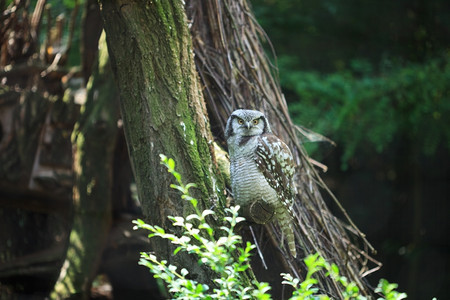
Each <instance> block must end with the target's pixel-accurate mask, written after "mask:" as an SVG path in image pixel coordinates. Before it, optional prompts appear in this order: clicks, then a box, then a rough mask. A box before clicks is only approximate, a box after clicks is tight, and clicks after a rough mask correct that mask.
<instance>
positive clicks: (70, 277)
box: [51, 38, 118, 299]
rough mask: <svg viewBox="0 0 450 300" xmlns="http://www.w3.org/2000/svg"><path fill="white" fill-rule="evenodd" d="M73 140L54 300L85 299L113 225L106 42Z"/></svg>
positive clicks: (114, 112)
mask: <svg viewBox="0 0 450 300" xmlns="http://www.w3.org/2000/svg"><path fill="white" fill-rule="evenodd" d="M99 46H100V51H99V56H98V62H97V66H96V67H97V70H96V71H94V74H93V76H92V77H91V80H90V82H89V84H88V96H87V100H86V103H85V105H84V106H83V107H82V110H81V111H82V114H81V116H80V118H79V121H78V122H77V124H76V125H75V129H74V132H73V135H72V142H73V157H74V162H73V169H74V172H75V185H74V188H73V202H74V221H73V227H72V231H71V233H70V238H69V247H68V249H67V254H66V260H65V262H64V265H63V267H62V269H61V273H60V277H59V279H58V282H57V283H56V285H55V288H54V291H53V293H52V294H51V298H53V299H87V298H88V296H89V292H90V287H91V283H92V280H93V277H94V275H95V272H96V271H97V268H98V265H99V262H100V258H101V254H102V250H103V248H104V245H105V242H106V238H107V233H108V231H109V228H110V224H111V218H112V214H111V203H112V202H111V198H112V194H111V190H112V174H113V167H112V166H113V154H114V147H115V144H116V142H115V141H116V136H117V132H118V131H117V120H118V109H117V105H116V103H117V102H116V101H115V100H116V93H115V89H114V84H113V81H112V77H111V72H110V67H109V63H108V54H107V49H106V42H105V41H104V38H103V41H100V43H99Z"/></svg>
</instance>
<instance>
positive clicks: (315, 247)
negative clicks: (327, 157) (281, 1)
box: [187, 0, 381, 297]
mask: <svg viewBox="0 0 450 300" xmlns="http://www.w3.org/2000/svg"><path fill="white" fill-rule="evenodd" d="M187 12H188V18H189V21H190V25H191V32H192V37H193V45H194V52H195V60H196V64H197V69H198V73H199V76H200V79H201V82H202V84H203V86H204V97H205V101H206V103H207V107H208V112H209V117H210V120H211V128H212V131H213V133H214V134H215V136H216V138H217V139H218V140H219V141H222V142H223V129H224V127H225V123H226V120H227V118H228V116H229V115H230V113H231V112H232V111H233V110H235V109H237V108H252V109H257V110H261V111H264V112H265V113H266V115H268V117H269V119H270V121H271V125H272V127H273V130H274V132H276V134H277V135H278V136H280V137H281V138H282V139H283V140H284V141H285V142H287V143H288V144H289V146H290V148H291V150H293V154H294V156H295V160H296V163H297V165H298V168H297V173H298V176H297V180H296V184H297V189H298V191H299V193H298V195H297V200H296V203H295V206H294V210H295V215H296V220H295V235H296V243H297V244H298V245H300V248H301V250H302V251H298V252H299V253H300V255H298V256H297V257H298V258H297V259H293V258H292V257H291V256H290V255H288V253H287V252H286V251H285V248H283V247H279V245H280V241H281V240H282V234H281V231H280V230H279V228H278V226H276V225H273V224H270V225H266V226H264V227H260V228H257V229H256V231H257V232H256V236H257V238H256V240H257V241H258V239H260V238H261V237H263V238H262V239H260V245H259V246H260V247H259V248H260V249H261V256H262V259H263V263H265V261H264V256H265V255H272V254H267V251H266V252H265V251H264V250H265V249H266V248H270V247H268V246H266V245H267V242H266V243H264V242H261V241H264V240H269V241H270V242H271V243H272V247H277V248H278V249H279V250H280V251H278V253H279V254H280V255H279V256H278V257H277V259H278V260H280V261H281V263H282V264H283V266H284V269H285V270H286V271H288V272H290V273H292V274H296V275H297V276H298V277H300V278H302V269H303V268H302V264H301V258H302V257H305V256H307V255H308V254H311V253H316V252H317V253H319V254H320V255H322V256H323V257H324V258H325V259H326V260H327V261H329V262H334V263H336V264H337V265H338V266H339V269H340V271H341V274H342V275H343V276H346V277H347V278H348V279H349V280H350V281H354V282H355V283H357V284H358V286H359V288H360V289H361V294H363V295H370V294H372V290H371V288H370V287H369V286H368V285H367V283H366V282H365V280H364V277H365V276H366V275H368V274H370V273H372V272H374V271H376V270H377V269H379V267H380V266H381V264H380V263H379V262H377V261H375V260H374V259H373V258H371V256H370V254H369V251H371V252H375V251H374V249H373V247H372V246H371V245H370V243H369V242H368V241H367V240H366V238H365V236H364V234H363V233H361V232H360V230H359V229H358V228H357V227H356V225H355V224H353V222H352V221H351V219H350V218H349V217H348V215H347V213H346V212H345V210H344V208H342V206H341V205H340V203H339V201H338V200H337V199H336V198H335V197H334V195H333V194H332V193H331V192H330V190H329V189H328V188H327V186H326V185H325V184H324V182H323V181H322V179H321V178H320V176H319V175H318V172H317V170H316V168H315V167H314V165H318V166H320V164H317V163H315V162H314V161H313V160H312V159H310V158H309V157H308V155H307V154H306V152H305V150H304V148H303V146H302V145H301V143H300V141H299V138H298V136H297V135H298V134H299V132H300V131H301V130H300V129H299V128H298V127H297V126H295V125H294V124H293V123H292V121H291V119H290V117H289V114H288V109H287V105H286V101H285V99H284V95H283V94H282V92H281V88H280V84H279V82H278V80H277V69H276V67H275V66H273V65H271V63H270V60H269V59H268V57H267V56H266V54H265V52H264V49H263V47H262V42H261V41H262V40H265V41H266V42H268V39H267V37H266V35H265V33H264V31H263V30H262V29H261V27H260V26H259V25H258V23H257V22H256V20H255V18H254V16H253V14H252V12H251V9H250V7H249V5H248V3H247V1H245V0H222V1H219V0H217V1H200V0H197V1H191V2H189V4H188V7H187ZM268 43H269V45H270V42H268ZM322 193H327V194H328V195H329V196H330V198H331V199H333V200H334V202H335V203H336V205H337V207H339V208H340V210H341V212H342V215H343V216H344V219H345V221H341V220H340V219H338V218H337V217H335V216H334V215H333V214H332V213H331V212H330V210H329V208H328V207H327V205H326V204H325V202H324V199H323V198H322ZM272 249H273V248H272ZM302 252H303V253H302ZM319 282H320V284H319V285H320V287H321V288H322V289H323V290H324V291H328V292H329V293H330V294H331V295H332V296H335V297H336V296H337V295H341V292H340V291H341V290H342V287H341V286H338V285H337V284H336V283H335V282H334V281H333V280H331V279H330V278H328V277H326V276H325V275H324V274H322V276H320V278H319ZM337 297H338V296H337Z"/></svg>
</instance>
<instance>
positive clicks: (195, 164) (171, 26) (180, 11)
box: [101, 0, 225, 282]
mask: <svg viewBox="0 0 450 300" xmlns="http://www.w3.org/2000/svg"><path fill="white" fill-rule="evenodd" d="M101 12H102V16H103V18H104V24H105V30H106V34H107V42H108V48H109V52H110V56H111V62H112V66H113V71H114V74H115V79H116V82H117V86H118V87H119V90H120V103H121V111H122V118H123V124H124V129H125V136H126V138H127V144H128V151H129V154H130V158H131V162H132V166H133V171H134V175H135V179H136V183H137V188H138V195H139V199H140V202H141V204H142V208H143V214H144V216H145V219H146V221H147V222H149V223H151V224H158V225H159V226H162V227H163V228H169V227H170V226H169V223H170V222H168V220H167V216H169V215H171V216H177V215H181V216H186V215H188V214H189V213H190V205H188V203H186V202H184V201H183V200H181V199H180V197H179V196H180V195H179V194H178V193H176V192H174V191H173V190H171V189H170V188H169V185H170V183H171V182H172V178H171V175H169V174H168V173H167V171H166V170H165V167H163V166H162V165H161V164H160V157H159V154H165V155H167V156H168V157H171V158H173V159H174V160H175V161H176V163H177V166H176V168H177V170H178V171H179V172H180V173H181V174H182V178H183V181H184V182H185V183H188V182H194V183H196V184H197V189H195V190H194V191H193V192H194V196H195V197H197V198H198V199H201V200H203V207H206V206H207V207H220V206H221V205H223V200H224V188H225V187H224V183H223V179H222V176H220V174H219V171H218V168H217V166H216V165H215V163H214V160H213V157H214V152H213V138H212V135H211V133H210V130H209V120H208V118H207V113H206V108H205V105H204V102H203V98H202V94H201V88H200V85H199V83H198V76H197V73H196V70H195V64H194V60H193V52H192V46H191V38H190V33H189V31H188V27H187V20H186V16H185V12H184V7H183V5H182V3H181V2H180V1H152V2H148V1H109V0H108V1H101ZM219 213H220V212H219ZM152 245H153V250H154V251H155V252H156V254H157V256H159V257H163V258H164V259H168V260H169V261H170V262H172V263H175V264H177V261H178V264H179V265H180V264H181V263H182V265H183V266H184V267H186V268H187V269H190V270H192V272H190V273H191V274H197V276H198V278H196V279H197V280H199V281H202V282H209V281H210V280H211V278H210V276H209V275H208V272H207V271H206V270H203V269H201V268H200V267H199V266H198V264H197V258H194V257H191V256H188V255H185V254H181V253H180V254H179V255H177V256H175V257H172V250H173V248H172V247H171V246H170V245H169V244H167V243H166V242H165V241H164V242H161V241H157V242H153V244H152ZM180 262H181V263H180Z"/></svg>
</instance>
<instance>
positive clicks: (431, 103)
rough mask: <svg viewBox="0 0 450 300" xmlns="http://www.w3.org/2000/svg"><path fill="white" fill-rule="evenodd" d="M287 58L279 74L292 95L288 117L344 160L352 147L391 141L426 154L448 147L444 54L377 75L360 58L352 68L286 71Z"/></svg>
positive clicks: (449, 93) (448, 64)
mask: <svg viewBox="0 0 450 300" xmlns="http://www.w3.org/2000/svg"><path fill="white" fill-rule="evenodd" d="M290 60H291V59H287V58H285V59H281V60H280V69H281V72H280V73H281V80H282V84H283V85H284V86H285V87H286V88H287V89H288V90H289V91H290V92H291V93H293V94H295V97H296V98H298V101H293V99H290V100H291V102H290V103H289V110H290V112H291V114H292V116H293V118H294V121H295V122H296V123H298V124H302V125H305V126H306V127H308V128H310V129H312V130H314V131H317V132H319V133H321V134H324V135H325V136H328V137H331V138H332V139H333V140H334V141H336V142H337V143H338V144H339V145H341V146H342V147H343V148H344V153H343V157H342V162H343V163H344V164H345V163H346V162H347V161H348V159H349V158H350V157H352V156H353V155H354V153H355V151H357V150H358V151H363V152H364V151H366V152H367V151H373V150H375V151H376V152H378V153H380V152H382V151H384V150H385V149H386V148H387V147H390V146H392V145H393V142H394V141H395V140H400V141H403V142H404V141H406V142H409V143H414V144H415V145H417V146H418V148H419V150H420V151H421V152H422V153H424V154H426V155H432V154H434V153H435V151H436V149H437V147H438V146H440V145H443V146H446V147H448V148H450V121H449V120H450V119H449V118H445V115H448V114H449V113H450V85H449V84H448V82H450V56H446V57H444V58H442V59H435V60H433V61H430V62H428V63H427V64H424V65H410V66H408V67H404V68H397V69H389V70H386V71H385V72H384V73H382V74H379V75H377V76H375V75H371V73H370V72H371V69H372V68H371V67H370V64H368V63H367V62H365V61H361V60H360V61H354V63H353V68H354V70H352V71H345V72H344V71H342V72H338V73H333V74H329V75H319V74H318V73H314V72H298V71H293V70H290V69H289V65H290ZM358 73H361V74H359V75H356V74H358Z"/></svg>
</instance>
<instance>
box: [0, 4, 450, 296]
mask: <svg viewBox="0 0 450 300" xmlns="http://www.w3.org/2000/svg"><path fill="white" fill-rule="evenodd" d="M10 3H11V1H6V2H5V1H0V7H1V8H2V11H3V10H4V9H5V8H6V7H7V6H8V5H9V4H10ZM47 3H50V4H51V6H49V7H48V11H47V12H46V13H47V17H44V18H42V24H41V27H42V28H43V29H41V30H43V31H45V30H46V31H47V36H52V37H53V38H54V39H53V40H51V39H50V38H48V40H47V41H46V40H45V39H46V35H45V34H41V35H40V36H39V37H40V39H41V41H40V43H41V44H46V43H50V44H46V48H45V49H46V51H47V52H46V53H44V54H43V56H45V59H46V60H47V62H49V63H51V62H54V61H55V60H54V59H55V56H56V55H55V53H62V54H63V55H62V56H61V59H63V60H64V63H63V64H64V68H65V70H69V69H71V68H72V72H71V73H70V74H72V75H73V74H74V72H73V68H75V73H76V72H78V73H79V74H78V75H80V74H81V77H83V76H85V77H86V74H89V73H90V72H91V71H90V70H85V69H83V68H82V67H81V66H82V65H85V63H84V62H83V61H82V59H83V57H85V56H82V55H81V54H80V53H81V52H80V45H81V41H82V38H86V36H84V37H83V36H82V34H81V31H82V26H81V20H82V11H83V9H81V8H80V7H84V4H83V3H77V2H76V1H71V0H64V1H47ZM251 4H252V7H253V10H254V13H255V15H256V18H257V20H258V21H259V22H260V24H261V25H262V27H263V28H264V30H265V31H266V33H267V35H268V38H269V39H270V40H271V44H270V43H267V44H266V46H267V52H268V53H269V55H272V54H271V53H272V47H273V49H274V50H275V52H276V57H273V61H274V63H276V64H277V65H278V69H279V77H280V82H281V85H282V87H283V91H284V93H285V96H286V99H287V101H288V105H289V111H290V114H291V116H292V117H293V120H294V121H295V122H296V123H297V125H299V126H302V128H304V130H305V131H306V128H307V129H309V130H312V131H314V132H316V133H318V134H314V133H310V134H309V135H308V134H306V135H305V139H304V144H305V146H306V147H307V149H308V150H309V153H310V155H311V156H312V157H313V158H314V159H316V160H318V161H320V162H321V163H323V164H325V165H326V166H327V167H328V171H327V172H326V173H323V174H322V176H323V178H324V180H325V181H326V183H327V184H328V186H329V187H330V188H331V190H332V191H333V192H334V193H335V194H336V195H337V197H338V199H340V201H341V202H342V204H343V206H344V207H345V208H346V210H347V211H348V213H349V214H350V216H351V217H352V219H353V221H354V222H355V223H356V224H357V225H358V226H359V227H360V229H361V230H362V231H363V232H364V233H366V234H367V237H368V240H369V241H370V242H371V243H372V244H373V245H374V247H375V248H376V249H377V250H378V254H377V256H376V257H375V258H376V259H377V260H379V261H381V262H382V263H383V267H382V268H381V269H380V270H379V271H378V272H375V273H374V274H372V275H371V277H370V278H369V280H370V281H372V282H373V284H376V282H378V279H379V278H380V277H384V278H387V279H388V280H389V281H391V282H397V283H398V284H399V290H400V291H404V292H406V293H407V294H408V296H409V298H410V299H431V298H432V297H434V296H435V297H438V298H440V299H445V298H446V297H447V296H448V294H449V293H450V291H449V290H450V272H449V271H448V269H449V268H450V239H449V236H450V228H449V227H450V224H449V221H448V213H449V211H450V210H449V206H450V205H449V200H450V199H449V184H450V159H449V154H450V153H449V152H450V118H449V114H450V3H449V2H448V0H430V1H425V0H413V1H411V0H398V1H388V0H381V1H355V0H352V1H340V0H324V1H313V0H278V1H277V0H253V1H251ZM35 5H36V1H31V5H30V11H31V12H32V11H33V10H34V6H35ZM61 14H64V16H65V17H64V18H63V17H61V16H62V15H61ZM5 16H6V14H5V13H4V14H3V17H2V22H3V21H5ZM49 16H53V17H52V18H49ZM97 18H99V16H97ZM49 20H51V22H49ZM4 28H6V27H4ZM46 28H47V29H46ZM1 30H3V28H2V29H1ZM58 30H59V31H58ZM2 34H3V32H2ZM58 36H59V37H58ZM24 40H25V39H24ZM52 42H54V43H53V44H52ZM68 43H69V44H70V46H69V47H68V49H67V48H64V47H66V46H67V45H68ZM12 46H14V45H12ZM22 46H23V45H22ZM58 47H62V48H64V49H63V50H61V49H58ZM11 49H12V50H13V49H14V48H11ZM11 49H8V51H9V50H11ZM21 49H26V47H21ZM49 49H53V51H54V52H53V53H50V52H48V50H49ZM65 50H70V51H66V52H65ZM5 51H7V49H6V48H2V70H1V71H0V73H1V76H11V74H10V73H8V72H9V71H8V70H7V69H5V68H3V67H4V66H5V65H7V61H4V57H5V56H6V55H5V53H6V52H5ZM58 51H60V52H58ZM83 51H85V52H86V51H89V49H84V50H83ZM31 52H32V51H31V50H30V53H31ZM12 53H13V52H12ZM17 56H18V57H19V58H20V57H23V58H24V59H25V58H27V53H26V52H25V53H17ZM13 58H14V57H13ZM24 61H25V60H24ZM15 63H16V64H19V63H20V60H19V61H17V60H16V61H15ZM56 65H57V64H56ZM56 65H55V66H53V67H54V68H53V69H50V68H44V69H42V70H39V72H47V74H50V75H52V76H55V81H58V82H59V81H60V80H63V81H64V82H67V86H66V87H65V88H67V91H66V94H65V95H66V96H67V97H72V98H76V95H75V94H73V93H74V92H73V91H77V88H78V86H77V84H78V85H80V83H79V82H77V81H71V80H69V79H70V78H66V79H64V76H66V75H67V72H63V70H60V69H59V68H58V67H57V66H56ZM58 72H60V73H58ZM13 75H14V74H13ZM16 76H18V77H17V78H20V76H22V75H21V74H20V70H19V73H18V74H16ZM17 78H16V81H17V83H16V84H17V85H18V86H20V87H22V86H25V85H26V84H25V82H21V81H20V80H19V79H17ZM47 82H50V85H49V86H47V87H46V88H47V90H48V93H49V94H50V95H51V94H52V93H54V94H56V93H62V94H64V91H61V90H57V89H58V88H60V87H59V85H52V84H51V78H47ZM8 83H9V82H8ZM3 84H4V82H2V89H3ZM69 90H71V91H72V92H70V91H69ZM68 91H69V92H68ZM8 93H12V91H10V90H3V92H2V94H4V95H6V94H8ZM70 93H72V94H70ZM69 94H70V95H69ZM8 95H9V94H8ZM3 99H6V100H2V102H0V116H6V115H7V113H8V112H9V110H10V106H8V105H9V104H10V103H11V100H10V99H9V98H3ZM58 101H59V100H58ZM58 101H56V102H55V107H54V110H55V111H58V112H59V113H60V114H59V118H60V119H59V120H57V121H58V122H57V123H58V124H60V126H59V127H56V128H53V129H52V130H53V131H52V132H53V135H52V138H53V137H55V136H56V137H58V136H60V137H61V138H59V139H53V140H51V143H52V145H56V144H57V143H60V144H59V146H61V147H63V148H66V150H67V149H68V153H70V141H68V137H69V136H70V131H69V128H73V124H74V123H75V121H76V120H75V119H73V118H72V119H71V117H73V116H74V115H76V114H72V113H71V112H70V110H71V109H74V108H73V107H71V106H70V105H69V106H67V105H63V103H62V102H61V103H60V102H58ZM36 109H38V108H36ZM2 114H3V115H2ZM69 116H70V117H69ZM45 117H46V116H42V118H45ZM26 125H27V126H26V129H25V133H24V134H26V133H27V131H28V132H32V131H33V126H35V124H26ZM0 129H2V128H1V127H0ZM4 130H5V132H6V130H7V128H4ZM319 134H320V135H319ZM321 135H323V136H325V137H327V138H329V139H331V140H332V141H333V142H334V143H333V142H330V141H329V140H328V139H326V138H323V137H322V136H321ZM4 136H6V135H4ZM4 136H2V131H1V130H0V146H2V145H5V143H7V141H5V139H3V140H2V138H3V137H4ZM306 136H307V137H308V139H307V138H306ZM45 137H46V136H44V137H43V138H44V139H45ZM2 143H3V144H2ZM55 143H56V144H55ZM117 144H118V145H121V146H120V147H116V151H119V150H117V149H121V150H120V151H119V152H118V153H116V156H117V157H118V160H120V157H121V155H122V157H123V156H126V148H125V143H124V140H123V136H120V137H119V138H118V141H117ZM0 149H2V148H1V147H0ZM52 149H53V148H51V147H50V146H48V148H44V149H42V151H43V153H44V154H45V153H46V151H47V152H48V157H54V155H53V154H52V153H51V151H52ZM16 150H17V149H16ZM17 151H20V152H21V153H22V154H23V155H25V154H26V149H25V148H23V149H18V150H17ZM10 154H11V153H0V155H1V157H0V158H1V162H2V163H4V165H3V166H0V176H1V179H0V185H1V186H2V189H1V194H0V198H1V200H0V216H2V215H3V216H2V218H5V216H6V215H8V218H9V220H10V221H9V222H7V223H6V224H5V225H4V226H3V224H2V227H3V228H2V229H0V231H1V234H2V236H1V238H2V240H1V242H0V249H1V250H2V251H1V253H2V255H4V253H7V252H5V251H4V250H5V248H7V247H15V248H18V247H21V248H22V249H23V253H22V254H23V255H25V254H27V253H29V252H30V249H34V250H36V249H38V248H39V249H38V250H42V249H47V248H46V246H48V244H51V243H54V241H53V239H51V240H46V239H49V238H48V234H47V235H45V236H44V235H42V236H41V235H39V234H36V235H34V236H27V239H23V240H20V239H11V238H10V234H9V233H10V232H11V231H12V230H17V228H16V227H15V226H16V225H17V224H19V223H20V220H22V218H21V215H25V214H30V213H29V212H28V211H32V212H34V215H33V219H32V220H30V219H28V221H27V222H28V223H27V224H21V223H20V224H19V225H20V228H21V229H20V232H18V231H17V236H26V235H27V232H28V233H29V232H30V231H32V230H33V229H34V228H39V226H40V225H42V224H45V226H47V227H46V230H47V231H48V232H50V233H51V234H52V235H53V236H56V237H57V240H59V242H60V243H59V244H58V243H56V244H55V245H56V246H55V247H54V248H51V249H50V250H45V251H47V252H45V253H44V254H43V253H41V254H40V255H41V256H39V258H40V259H41V258H42V255H46V256H45V257H48V261H49V262H54V259H55V257H57V256H58V255H57V254H55V253H60V252H58V251H61V245H60V244H62V243H63V242H62V241H64V240H66V239H67V236H66V234H67V227H68V226H70V222H69V221H68V216H69V215H70V212H69V211H68V209H67V207H65V206H64V203H60V202H58V201H54V202H51V203H50V202H49V203H48V207H47V208H46V209H50V210H54V211H56V212H58V213H60V214H59V216H57V215H52V216H50V217H45V221H43V220H44V217H43V216H39V215H38V214H39V213H41V212H40V210H39V209H40V208H37V207H38V205H35V206H34V207H32V206H33V205H34V203H36V202H27V197H28V196H27V193H24V194H22V195H19V196H17V195H16V194H14V193H12V192H11V191H10V190H8V189H7V188H5V185H4V183H2V182H1V181H7V180H12V179H14V180H15V179H17V178H19V179H20V178H21V177H20V176H21V175H20V174H19V175H15V174H12V173H5V170H8V168H14V163H15V162H11V165H10V166H6V163H5V162H8V161H7V160H6V158H7V157H8V155H10ZM67 161H70V157H69V158H67V157H61V158H60V161H58V162H54V161H51V162H49V164H52V165H55V164H57V165H59V166H62V167H61V168H60V171H61V172H60V176H65V174H66V173H65V171H64V170H67V169H69V168H70V163H67ZM30 163H33V162H32V161H30ZM118 165H119V167H118V168H123V172H124V173H125V172H130V170H129V166H120V163H119V162H118ZM14 176H16V177H17V178H16V177H14ZM13 177H14V178H13ZM35 178H37V177H36V176H35ZM45 178H46V177H45V176H41V177H40V179H41V180H40V181H39V182H38V181H37V180H36V182H34V183H33V184H40V185H43V186H45V188H46V189H53V188H54V186H52V182H49V181H45ZM118 180H120V179H118ZM59 188H61V187H59ZM63 188H64V189H65V190H64V191H63V193H70V186H69V185H67V186H65V187H63ZM119 189H120V187H119ZM117 194H118V195H120V191H118V192H117ZM33 197H34V198H33V199H36V195H34V196H33ZM12 199H14V200H15V201H16V202H15V203H22V204H14V205H19V206H20V205H21V207H19V208H17V207H16V206H14V205H13V206H12V207H11V204H10V203H11V202H10V201H12ZM124 199H125V200H124ZM21 201H22V202H21ZM29 203H31V204H33V205H31V206H30V204H29ZM329 205H330V207H333V203H332V201H330V202H329ZM113 210H114V211H115V212H119V211H120V212H121V213H120V216H115V219H116V221H117V219H121V220H123V224H125V223H126V224H129V221H130V220H129V219H128V218H127V217H126V216H125V214H124V212H126V213H135V212H136V211H138V210H139V208H138V207H137V204H136V203H135V202H133V200H132V199H130V198H129V197H128V195H126V196H123V197H122V198H121V199H118V200H117V202H116V203H115V204H114V207H113ZM36 212H37V213H36ZM338 213H339V210H338V209H336V214H338ZM43 214H44V213H43ZM117 214H118V213H117ZM48 218H50V220H49V219H48ZM14 220H17V222H16V223H14ZM123 224H122V225H117V222H116V227H117V228H119V227H120V226H127V225H123ZM118 235H119V234H118ZM4 237H6V238H5V239H4V240H3V238H4ZM134 241H135V245H139V247H141V246H142V244H139V243H140V242H139V241H140V238H139V237H136V238H135V239H134ZM108 243H110V244H114V245H115V246H114V247H116V249H117V248H118V247H119V248H120V242H117V240H114V239H113V238H110V240H109V242H108ZM2 244H3V246H2ZM130 245H131V244H127V246H126V247H128V248H130V247H131V248H132V247H133V245H131V246H130ZM124 247H125V246H124ZM136 247H137V246H136ZM111 253H112V252H111ZM108 255H111V257H108ZM17 256H18V257H19V254H17ZM120 257H121V254H120V252H116V253H114V254H110V253H106V254H105V255H104V258H103V259H104V260H105V261H106V263H103V267H104V271H105V270H106V273H108V270H109V271H111V272H110V273H111V274H114V272H113V270H117V269H118V268H119V264H118V263H117V261H118V258H120ZM27 259H28V261H26V260H25V262H24V263H26V262H27V263H28V264H29V263H30V262H33V259H35V258H34V257H33V256H30V255H29V256H27ZM5 261H13V260H11V258H10V257H0V275H1V277H0V282H2V283H9V282H12V281H14V280H12V279H11V278H18V277H20V276H22V277H23V276H25V278H27V277H26V275H27V273H23V274H16V273H15V272H14V270H13V267H14V268H17V265H15V264H12V263H9V264H8V263H3V262H5ZM2 263H3V264H2ZM136 264H137V261H136ZM120 267H122V266H120ZM108 268H109V269H108ZM121 270H122V272H124V273H125V272H130V273H139V274H141V275H139V276H141V278H142V280H143V281H145V280H147V278H148V276H145V275H143V273H146V270H141V269H138V268H136V269H132V270H129V271H124V270H123V269H121ZM139 270H140V271H139ZM27 271H28V272H31V273H32V272H35V271H36V272H38V271H39V272H44V273H45V271H46V270H34V269H33V270H31V271H30V269H27ZM47 271H48V270H47ZM50 273H51V272H50ZM24 274H25V275H24ZM55 279H56V278H55ZM8 280H12V281H8ZM110 280H111V281H114V278H110ZM118 280H119V281H120V280H121V279H118ZM40 284H41V282H36V283H35V285H36V286H39V285H40ZM134 284H136V285H137V284H139V282H137V281H136V282H134ZM0 288H1V284H0ZM40 288H42V289H43V290H45V287H42V286H41V287H40ZM0 295H1V294H0Z"/></svg>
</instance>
